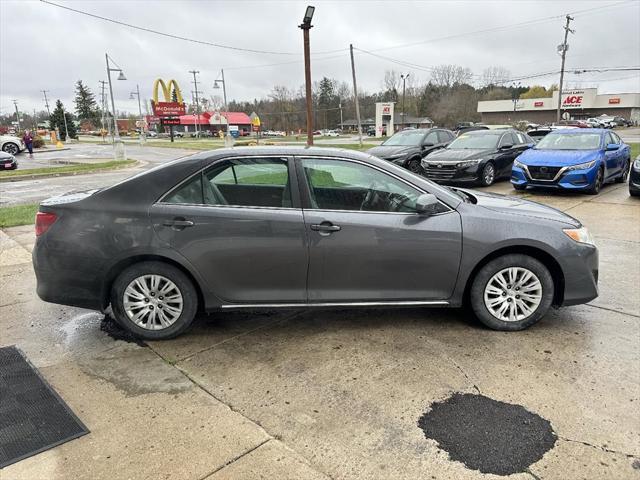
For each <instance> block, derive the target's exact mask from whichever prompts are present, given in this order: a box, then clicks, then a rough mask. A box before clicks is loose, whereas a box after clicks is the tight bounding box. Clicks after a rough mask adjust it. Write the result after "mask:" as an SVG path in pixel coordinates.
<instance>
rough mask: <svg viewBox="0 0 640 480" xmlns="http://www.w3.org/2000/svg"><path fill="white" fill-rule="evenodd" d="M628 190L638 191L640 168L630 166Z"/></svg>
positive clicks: (639, 189) (639, 186)
mask: <svg viewBox="0 0 640 480" xmlns="http://www.w3.org/2000/svg"><path fill="white" fill-rule="evenodd" d="M629 191H630V192H633V193H640V170H636V169H634V168H631V172H630V173H629Z"/></svg>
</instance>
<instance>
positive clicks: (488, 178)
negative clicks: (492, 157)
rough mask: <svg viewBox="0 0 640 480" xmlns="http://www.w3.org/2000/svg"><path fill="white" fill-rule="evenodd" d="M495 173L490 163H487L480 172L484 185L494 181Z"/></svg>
mask: <svg viewBox="0 0 640 480" xmlns="http://www.w3.org/2000/svg"><path fill="white" fill-rule="evenodd" d="M495 176H496V171H495V169H494V168H493V165H492V164H491V163H487V165H486V166H485V167H484V169H483V170H482V179H483V180H484V184H485V185H491V184H492V183H493V180H494V179H495Z"/></svg>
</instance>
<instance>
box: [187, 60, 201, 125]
mask: <svg viewBox="0 0 640 480" xmlns="http://www.w3.org/2000/svg"><path fill="white" fill-rule="evenodd" d="M189 73H191V74H193V87H194V88H195V94H196V122H195V125H196V138H200V135H199V133H198V132H199V123H200V101H199V100H198V80H197V78H196V75H197V74H198V73H200V72H199V71H198V70H189Z"/></svg>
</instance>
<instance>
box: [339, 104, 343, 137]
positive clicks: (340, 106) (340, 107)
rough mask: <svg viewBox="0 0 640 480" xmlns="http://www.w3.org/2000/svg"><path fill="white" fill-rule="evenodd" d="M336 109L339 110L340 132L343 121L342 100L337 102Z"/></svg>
mask: <svg viewBox="0 0 640 480" xmlns="http://www.w3.org/2000/svg"><path fill="white" fill-rule="evenodd" d="M338 108H339V109H340V130H342V128H343V127H344V126H343V125H342V123H343V120H342V100H339V101H338Z"/></svg>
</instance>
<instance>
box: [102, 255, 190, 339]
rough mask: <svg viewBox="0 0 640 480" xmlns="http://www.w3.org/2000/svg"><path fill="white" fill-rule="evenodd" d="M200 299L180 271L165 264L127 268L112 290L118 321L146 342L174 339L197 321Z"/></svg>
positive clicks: (155, 263)
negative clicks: (194, 320) (194, 319)
mask: <svg viewBox="0 0 640 480" xmlns="http://www.w3.org/2000/svg"><path fill="white" fill-rule="evenodd" d="M197 306H198V295H197V293H196V290H195V287H194V285H193V283H192V282H191V280H190V279H189V278H188V277H187V276H186V275H185V274H184V273H183V272H182V271H180V270H179V269H177V268H176V267H173V266H172V265H168V264H166V263H162V262H141V263H136V264H134V265H131V266H130V267H128V268H126V269H125V270H124V271H123V272H122V273H121V274H120V275H119V276H118V278H116V280H115V282H114V283H113V287H112V289H111V308H112V310H113V314H114V316H115V319H116V321H117V322H118V323H119V324H120V325H121V326H122V327H124V328H125V329H127V330H129V331H131V332H132V333H134V334H135V335H136V336H138V337H140V338H143V339H145V340H163V339H168V338H173V337H175V336H177V335H179V334H181V333H182V332H184V331H185V330H186V329H187V328H188V327H189V325H191V322H192V321H193V318H194V317H195V314H196V311H197Z"/></svg>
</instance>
